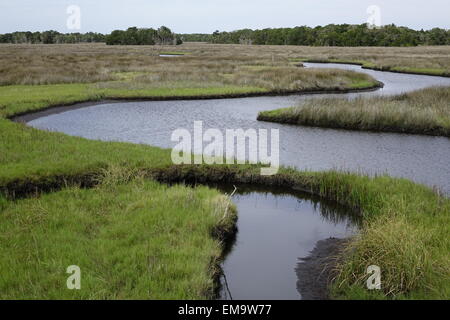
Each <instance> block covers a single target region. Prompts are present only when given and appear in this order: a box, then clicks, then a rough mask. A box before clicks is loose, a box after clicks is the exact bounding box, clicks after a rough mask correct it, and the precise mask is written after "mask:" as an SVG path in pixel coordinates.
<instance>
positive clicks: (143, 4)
mask: <svg viewBox="0 0 450 320" xmlns="http://www.w3.org/2000/svg"><path fill="white" fill-rule="evenodd" d="M70 5H77V6H79V8H80V11H81V20H80V21H81V29H80V30H79V31H80V32H88V31H96V32H102V33H109V32H110V31H112V30H114V29H125V28H127V27H130V26H137V27H159V26H161V25H166V26H168V27H169V28H171V29H172V30H173V31H175V32H177V33H196V32H198V33H211V32H213V31H215V30H217V29H218V30H221V31H224V30H225V31H232V30H236V29H243V28H252V29H260V28H269V27H294V26H301V25H308V26H317V25H326V24H329V23H336V24H339V23H350V24H355V23H358V24H359V23H365V22H367V19H368V18H369V14H368V13H367V8H368V7H369V6H371V5H377V6H378V7H379V8H380V10H381V24H390V23H395V24H396V25H402V26H407V27H410V28H413V29H421V28H424V29H430V28H433V27H440V28H446V29H449V28H450V22H449V21H450V1H449V0H426V1H425V0H271V1H269V0H184V1H182V0H0V33H6V32H12V31H25V30H30V31H44V30H50V29H53V30H57V31H60V32H75V31H77V30H70V29H68V27H67V19H68V17H69V15H68V14H67V7H68V6H70Z"/></svg>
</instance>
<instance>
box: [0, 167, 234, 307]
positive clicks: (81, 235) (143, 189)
mask: <svg viewBox="0 0 450 320" xmlns="http://www.w3.org/2000/svg"><path fill="white" fill-rule="evenodd" d="M125 176H128V173H125ZM126 180H127V179H126ZM123 181H124V174H123V173H119V171H118V170H115V171H114V173H112V176H111V174H110V173H109V174H107V176H106V177H105V180H104V183H102V184H100V185H99V186H97V187H96V188H95V189H93V190H86V189H80V188H77V187H70V188H68V189H65V190H63V191H59V192H56V193H52V194H48V195H43V196H41V197H40V198H37V199H33V198H32V199H26V200H20V201H17V202H15V203H9V204H8V205H7V207H6V208H5V209H4V210H2V214H1V215H0V220H1V223H0V234H1V236H0V245H1V250H0V269H1V270H2V271H1V277H0V297H1V298H2V299H206V298H211V297H213V293H214V288H215V284H214V279H215V277H216V275H217V272H218V271H217V267H218V266H217V264H218V263H219V261H220V257H221V254H222V250H223V248H222V245H223V244H222V242H221V241H222V239H217V238H213V235H217V234H220V233H217V231H216V230H221V232H222V234H224V233H229V232H231V231H232V230H233V229H232V228H233V226H234V223H235V218H236V212H235V210H234V207H233V205H231V204H230V201H229V199H227V198H226V197H225V196H224V195H220V194H219V193H218V191H215V190H211V189H208V188H206V187H199V188H195V189H194V188H190V187H183V186H173V187H167V186H164V185H161V184H158V183H156V182H152V181H144V180H142V179H137V180H133V181H131V182H127V183H124V182H123ZM71 265H77V266H79V267H80V268H81V290H68V289H67V287H66V279H67V277H68V276H69V275H68V274H66V269H67V267H68V266H71Z"/></svg>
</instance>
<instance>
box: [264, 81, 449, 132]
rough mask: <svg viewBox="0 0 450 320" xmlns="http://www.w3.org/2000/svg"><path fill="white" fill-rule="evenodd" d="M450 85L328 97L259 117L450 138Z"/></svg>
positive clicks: (289, 121)
mask: <svg viewBox="0 0 450 320" xmlns="http://www.w3.org/2000/svg"><path fill="white" fill-rule="evenodd" d="M449 101H450V87H436V88H427V89H423V90H419V91H415V92H411V93H406V94H402V95H398V96H394V97H375V98H357V99H353V100H347V99H342V98H331V99H330V98H327V99H318V100H309V101H307V102H305V103H304V104H302V105H299V106H297V107H293V108H286V109H279V110H273V111H265V112H261V113H260V114H259V116H258V120H261V121H271V122H279V123H290V124H298V125H304V126H317V127H326V128H341V129H351V130H371V131H387V132H402V133H418V134H427V135H438V136H447V137H450V104H449Z"/></svg>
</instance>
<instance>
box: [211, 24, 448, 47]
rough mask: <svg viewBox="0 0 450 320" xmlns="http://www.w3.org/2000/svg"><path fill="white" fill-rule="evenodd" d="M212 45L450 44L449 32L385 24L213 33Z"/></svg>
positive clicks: (350, 45) (353, 45)
mask: <svg viewBox="0 0 450 320" xmlns="http://www.w3.org/2000/svg"><path fill="white" fill-rule="evenodd" d="M210 42H212V43H230V44H255V45H303V46H347V47H356V46H417V45H450V30H445V29H440V28H434V29H431V30H428V31H424V30H419V31H417V30H413V29H409V28H406V27H397V26H395V25H393V24H392V25H386V26H383V27H380V28H369V27H368V26H367V24H361V25H349V24H340V25H335V24H330V25H327V26H324V27H322V26H318V27H315V28H310V27H307V26H302V27H295V28H278V29H263V30H251V29H242V30H237V31H232V32H219V31H216V32H214V33H213V34H212V36H211V40H210Z"/></svg>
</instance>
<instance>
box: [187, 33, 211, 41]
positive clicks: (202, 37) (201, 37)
mask: <svg viewBox="0 0 450 320" xmlns="http://www.w3.org/2000/svg"><path fill="white" fill-rule="evenodd" d="M180 37H181V39H182V40H183V41H184V42H211V41H212V34H209V33H190V34H189V33H185V34H181V35H180Z"/></svg>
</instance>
